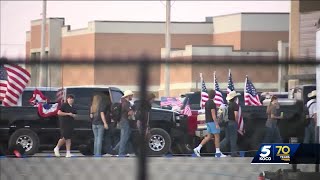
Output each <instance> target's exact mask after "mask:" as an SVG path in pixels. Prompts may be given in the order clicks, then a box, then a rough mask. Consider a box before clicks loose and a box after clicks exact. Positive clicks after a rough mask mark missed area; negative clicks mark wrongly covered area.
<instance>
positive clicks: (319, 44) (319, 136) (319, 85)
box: [315, 24, 320, 172]
mask: <svg viewBox="0 0 320 180" xmlns="http://www.w3.org/2000/svg"><path fill="white" fill-rule="evenodd" d="M317 28H318V30H317V34H316V61H317V63H320V24H318V25H317ZM316 90H317V103H316V104H317V117H316V118H317V124H316V140H317V141H316V142H317V143H318V144H320V113H319V109H320V64H317V67H316ZM318 158H320V157H318ZM315 170H316V172H319V170H320V169H319V164H316V169H315Z"/></svg>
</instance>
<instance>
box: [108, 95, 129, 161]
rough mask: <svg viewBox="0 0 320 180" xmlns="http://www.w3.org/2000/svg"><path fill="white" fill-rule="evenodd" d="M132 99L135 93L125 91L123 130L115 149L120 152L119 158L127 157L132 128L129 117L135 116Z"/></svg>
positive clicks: (122, 98) (123, 97)
mask: <svg viewBox="0 0 320 180" xmlns="http://www.w3.org/2000/svg"><path fill="white" fill-rule="evenodd" d="M132 98H133V92H132V91H130V90H127V91H125V92H124V95H123V96H122V97H121V104H122V105H121V119H120V122H119V126H120V130H121V133H120V141H119V143H118V144H117V145H116V146H115V147H114V149H113V150H115V151H117V150H119V152H118V154H119V156H125V155H126V150H127V149H126V147H127V144H128V141H129V138H130V133H131V128H130V124H129V117H132V116H133V115H134V111H133V109H132V107H131V103H130V101H131V100H132Z"/></svg>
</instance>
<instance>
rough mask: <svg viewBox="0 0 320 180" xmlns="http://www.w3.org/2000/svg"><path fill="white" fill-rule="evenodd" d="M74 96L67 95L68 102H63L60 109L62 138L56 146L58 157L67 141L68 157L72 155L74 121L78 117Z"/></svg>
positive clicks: (55, 152)
mask: <svg viewBox="0 0 320 180" xmlns="http://www.w3.org/2000/svg"><path fill="white" fill-rule="evenodd" d="M73 102H74V96H73V95H68V96H67V103H64V104H62V106H61V108H60V110H59V111H58V116H59V121H60V133H61V138H60V139H59V141H58V144H57V146H56V147H55V148H54V154H55V156H56V157H60V152H59V149H60V147H61V146H62V145H63V144H64V143H66V150H67V153H66V157H67V158H69V157H71V156H72V155H71V153H70V150H71V136H72V132H73V121H74V118H75V117H76V114H77V111H76V109H75V108H74V107H73Z"/></svg>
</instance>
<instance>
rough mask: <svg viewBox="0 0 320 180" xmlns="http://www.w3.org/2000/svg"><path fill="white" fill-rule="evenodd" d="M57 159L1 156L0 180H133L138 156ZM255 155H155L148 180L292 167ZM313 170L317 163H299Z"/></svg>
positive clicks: (229, 178) (197, 179)
mask: <svg viewBox="0 0 320 180" xmlns="http://www.w3.org/2000/svg"><path fill="white" fill-rule="evenodd" d="M75 155H79V156H78V157H73V158H65V157H61V158H55V157H53V156H52V153H51V154H48V153H41V154H37V155H36V156H37V157H30V158H1V159H0V167H1V168H0V169H1V171H0V173H1V174H0V179H1V180H57V179H70V180H71V179H76V180H102V179H103V180H109V179H110V180H111V179H112V180H118V179H119V180H134V179H136V175H137V174H136V172H137V168H138V165H137V162H138V161H137V158H136V157H125V158H119V157H100V158H98V157H83V156H81V155H80V154H78V153H75ZM251 160H252V158H243V157H242V158H240V157H239V158H231V157H227V158H214V157H201V158H196V157H152V158H148V179H149V180H171V179H172V180H207V179H214V180H219V179H223V180H234V179H235V180H238V179H240V180H242V179H243V180H247V179H248V180H256V179H257V177H258V175H259V172H261V171H276V170H278V169H280V168H282V169H290V168H291V165H251V164H250V163H251ZM298 169H300V170H302V171H307V172H312V171H314V165H298Z"/></svg>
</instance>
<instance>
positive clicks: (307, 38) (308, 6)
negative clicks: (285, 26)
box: [288, 0, 320, 88]
mask: <svg viewBox="0 0 320 180" xmlns="http://www.w3.org/2000/svg"><path fill="white" fill-rule="evenodd" d="M319 12H320V1H312V0H306V1H304V0H303V1H302V0H297V1H291V9H290V40H289V54H290V58H291V59H299V58H301V57H306V56H309V57H311V58H312V55H313V54H314V52H313V49H314V47H315V43H314V42H315V39H314V38H312V36H313V37H314V36H315V32H316V27H315V26H314V23H316V22H317V21H318V19H319ZM314 72H315V68H314V67H307V66H302V65H290V66H289V77H288V78H289V85H290V87H289V88H292V87H294V86H295V85H296V84H310V83H315V73H314Z"/></svg>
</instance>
